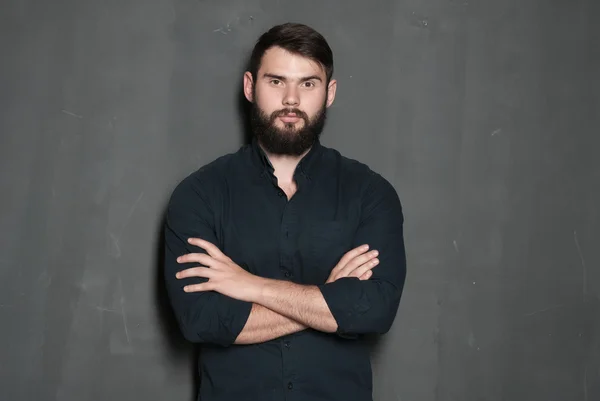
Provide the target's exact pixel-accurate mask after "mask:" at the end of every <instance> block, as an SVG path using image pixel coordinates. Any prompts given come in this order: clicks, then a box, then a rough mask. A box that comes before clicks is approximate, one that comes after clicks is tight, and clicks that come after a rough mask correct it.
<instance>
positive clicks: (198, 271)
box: [175, 266, 215, 279]
mask: <svg viewBox="0 0 600 401" xmlns="http://www.w3.org/2000/svg"><path fill="white" fill-rule="evenodd" d="M214 273H215V271H214V270H212V269H210V268H208V267H205V266H197V267H192V268H189V269H185V270H182V271H180V272H177V274H175V277H177V278H178V279H182V278H188V277H205V278H210V277H213V276H214Z"/></svg>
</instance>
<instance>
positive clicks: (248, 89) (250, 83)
mask: <svg viewBox="0 0 600 401" xmlns="http://www.w3.org/2000/svg"><path fill="white" fill-rule="evenodd" d="M253 89H254V80H253V79H252V74H251V73H250V72H249V71H246V72H245V73H244V96H246V99H248V101H249V102H250V103H252V102H253V101H254V96H252V92H253Z"/></svg>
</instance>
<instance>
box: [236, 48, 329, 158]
mask: <svg viewBox="0 0 600 401" xmlns="http://www.w3.org/2000/svg"><path fill="white" fill-rule="evenodd" d="M326 80H327V78H326V75H325V71H324V70H323V68H322V67H321V66H320V65H319V64H318V63H316V62H314V61H312V60H310V59H308V58H305V57H302V56H299V55H295V54H292V53H289V52H287V51H285V50H283V49H281V48H279V47H273V48H270V49H269V50H267V51H266V52H265V54H264V56H263V58H262V62H261V67H260V69H259V70H258V73H257V77H256V81H253V80H252V75H251V74H250V73H248V72H247V73H246V74H245V75H244V93H245V95H246V98H247V99H248V100H249V101H251V102H252V108H251V114H252V115H251V124H252V130H253V133H254V135H256V136H257V138H258V140H259V142H260V143H261V144H262V145H263V146H264V147H265V149H266V150H267V151H268V152H270V153H273V154H279V155H294V156H299V155H301V154H303V153H304V152H305V151H306V150H308V149H309V148H310V147H311V146H312V144H313V143H314V141H315V140H316V139H318V137H319V135H320V134H321V132H322V130H323V126H324V125H325V118H326V109H327V107H329V106H330V105H331V104H332V103H333V99H334V97H335V89H336V82H335V81H334V80H332V81H331V82H330V83H329V85H327V82H326Z"/></svg>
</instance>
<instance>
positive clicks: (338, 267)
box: [333, 244, 369, 270]
mask: <svg viewBox="0 0 600 401" xmlns="http://www.w3.org/2000/svg"><path fill="white" fill-rule="evenodd" d="M367 250H369V245H368V244H364V245H361V246H358V247H356V248H354V249H351V250H349V251H348V252H346V253H345V254H344V256H342V258H341V259H340V261H339V262H338V263H337V265H336V266H335V267H334V268H333V270H341V269H343V268H344V267H345V266H346V264H347V263H348V262H349V261H351V260H352V259H354V258H355V257H357V256H359V255H360V254H362V253H364V252H366V251H367Z"/></svg>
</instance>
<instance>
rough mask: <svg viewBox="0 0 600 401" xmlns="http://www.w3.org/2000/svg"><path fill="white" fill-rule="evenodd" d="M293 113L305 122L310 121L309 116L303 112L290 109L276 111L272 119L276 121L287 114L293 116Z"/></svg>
mask: <svg viewBox="0 0 600 401" xmlns="http://www.w3.org/2000/svg"><path fill="white" fill-rule="evenodd" d="M292 113H293V114H295V115H297V116H298V117H300V118H302V119H304V120H308V115H306V113H305V112H303V111H302V110H300V109H296V108H288V109H282V110H277V111H274V112H273V113H272V114H271V119H275V118H277V117H281V116H285V115H286V114H292Z"/></svg>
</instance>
